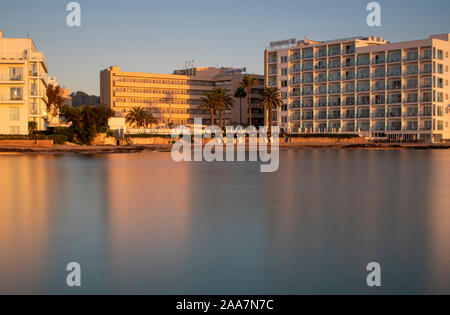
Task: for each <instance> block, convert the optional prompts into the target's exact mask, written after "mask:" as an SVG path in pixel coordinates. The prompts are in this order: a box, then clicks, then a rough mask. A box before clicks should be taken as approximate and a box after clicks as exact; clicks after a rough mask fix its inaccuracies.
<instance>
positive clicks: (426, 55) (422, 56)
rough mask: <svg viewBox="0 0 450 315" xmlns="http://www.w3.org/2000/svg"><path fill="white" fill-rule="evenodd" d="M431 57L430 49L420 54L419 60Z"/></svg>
mask: <svg viewBox="0 0 450 315" xmlns="http://www.w3.org/2000/svg"><path fill="white" fill-rule="evenodd" d="M431 57H432V55H431V51H430V52H429V53H425V54H422V55H421V56H420V60H431Z"/></svg>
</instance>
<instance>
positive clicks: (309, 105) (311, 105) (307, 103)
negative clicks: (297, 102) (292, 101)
mask: <svg viewBox="0 0 450 315" xmlns="http://www.w3.org/2000/svg"><path fill="white" fill-rule="evenodd" d="M312 107H314V103H313V102H306V103H305V102H303V103H302V108H312Z"/></svg>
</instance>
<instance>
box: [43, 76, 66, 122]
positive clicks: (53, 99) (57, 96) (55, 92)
mask: <svg viewBox="0 0 450 315" xmlns="http://www.w3.org/2000/svg"><path fill="white" fill-rule="evenodd" d="M47 98H48V103H47V114H49V115H50V120H49V121H50V122H51V121H52V119H53V118H54V117H55V116H57V115H58V114H59V111H60V110H61V108H62V106H63V104H64V101H65V99H64V97H63V96H62V90H61V87H60V86H59V85H56V86H54V85H52V84H49V86H48V87H47Z"/></svg>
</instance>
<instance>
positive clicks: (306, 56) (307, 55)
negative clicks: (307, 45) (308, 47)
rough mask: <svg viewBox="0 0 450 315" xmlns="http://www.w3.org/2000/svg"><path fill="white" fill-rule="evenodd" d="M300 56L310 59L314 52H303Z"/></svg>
mask: <svg viewBox="0 0 450 315" xmlns="http://www.w3.org/2000/svg"><path fill="white" fill-rule="evenodd" d="M302 58H303V59H311V58H314V54H313V53H312V52H311V53H309V52H308V53H303V54H302Z"/></svg>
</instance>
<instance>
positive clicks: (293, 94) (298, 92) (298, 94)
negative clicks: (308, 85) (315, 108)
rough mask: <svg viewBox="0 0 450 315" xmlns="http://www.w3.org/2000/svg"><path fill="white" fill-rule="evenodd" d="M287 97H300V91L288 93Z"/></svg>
mask: <svg viewBox="0 0 450 315" xmlns="http://www.w3.org/2000/svg"><path fill="white" fill-rule="evenodd" d="M289 96H293V97H296V96H300V91H292V92H291V93H289Z"/></svg>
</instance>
